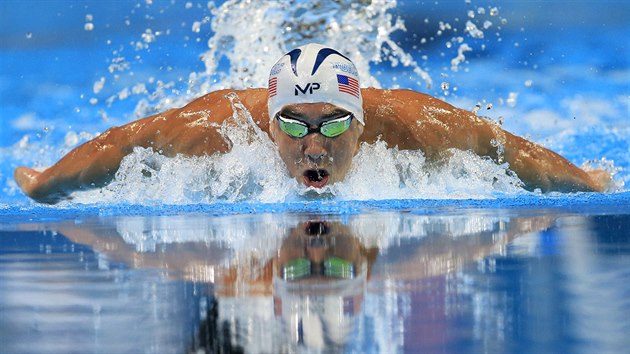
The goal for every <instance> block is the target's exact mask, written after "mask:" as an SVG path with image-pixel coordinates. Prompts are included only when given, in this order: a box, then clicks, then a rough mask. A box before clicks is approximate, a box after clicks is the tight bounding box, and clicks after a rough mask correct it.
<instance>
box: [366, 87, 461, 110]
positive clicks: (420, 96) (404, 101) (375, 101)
mask: <svg viewBox="0 0 630 354" xmlns="http://www.w3.org/2000/svg"><path fill="white" fill-rule="evenodd" d="M361 95H362V96H363V105H364V106H365V107H366V108H374V107H375V106H385V105H389V106H395V107H439V108H447V109H449V110H450V109H455V107H453V106H451V105H450V104H448V103H446V102H444V101H442V100H440V99H438V98H435V97H433V96H431V95H428V94H426V93H422V92H418V91H414V90H410V89H379V88H374V87H368V88H364V89H361Z"/></svg>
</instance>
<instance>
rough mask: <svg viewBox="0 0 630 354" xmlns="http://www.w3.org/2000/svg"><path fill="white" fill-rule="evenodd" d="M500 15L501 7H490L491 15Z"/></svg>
mask: <svg viewBox="0 0 630 354" xmlns="http://www.w3.org/2000/svg"><path fill="white" fill-rule="evenodd" d="M497 15H499V9H498V8H496V7H493V8H491V9H490V16H497Z"/></svg>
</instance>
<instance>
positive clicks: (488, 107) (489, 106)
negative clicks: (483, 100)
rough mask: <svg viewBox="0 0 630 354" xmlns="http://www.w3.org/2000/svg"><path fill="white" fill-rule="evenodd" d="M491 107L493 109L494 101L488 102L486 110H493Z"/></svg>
mask: <svg viewBox="0 0 630 354" xmlns="http://www.w3.org/2000/svg"><path fill="white" fill-rule="evenodd" d="M491 109H492V103H488V104H487V105H486V110H488V111H489V110H491Z"/></svg>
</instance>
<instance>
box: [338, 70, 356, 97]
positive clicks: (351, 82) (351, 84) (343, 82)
mask: <svg viewBox="0 0 630 354" xmlns="http://www.w3.org/2000/svg"><path fill="white" fill-rule="evenodd" d="M337 83H338V84H339V92H345V93H349V94H351V95H353V96H355V97H359V82H358V81H357V79H355V78H352V77H350V76H346V75H340V74H337Z"/></svg>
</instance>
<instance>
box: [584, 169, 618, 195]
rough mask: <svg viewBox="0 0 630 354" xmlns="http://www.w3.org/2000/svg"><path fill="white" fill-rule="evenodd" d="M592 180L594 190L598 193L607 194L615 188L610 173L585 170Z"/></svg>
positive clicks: (599, 170) (598, 170)
mask: <svg viewBox="0 0 630 354" xmlns="http://www.w3.org/2000/svg"><path fill="white" fill-rule="evenodd" d="M585 172H586V173H587V174H588V177H589V178H590V179H591V183H592V187H593V190H595V191H596V192H607V191H610V190H611V189H612V188H613V187H614V183H613V178H612V175H611V174H610V172H608V171H606V170H601V169H596V170H585Z"/></svg>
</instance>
